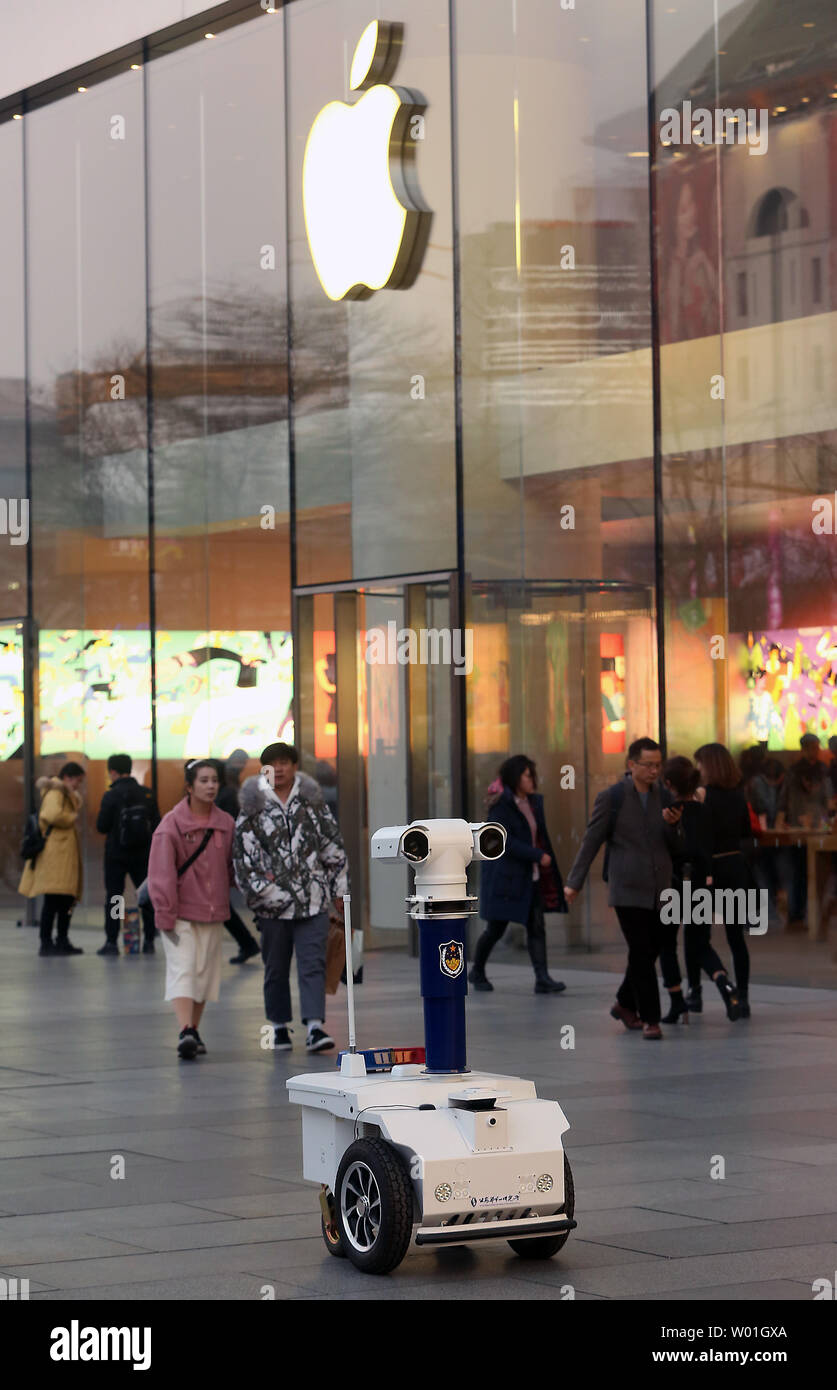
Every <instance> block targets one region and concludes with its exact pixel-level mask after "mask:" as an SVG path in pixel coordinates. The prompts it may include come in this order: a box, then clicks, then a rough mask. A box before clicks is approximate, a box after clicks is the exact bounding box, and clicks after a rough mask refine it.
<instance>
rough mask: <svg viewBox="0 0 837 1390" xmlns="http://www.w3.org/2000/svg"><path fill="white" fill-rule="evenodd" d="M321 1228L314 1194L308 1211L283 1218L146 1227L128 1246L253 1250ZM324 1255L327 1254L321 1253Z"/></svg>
mask: <svg viewBox="0 0 837 1390" xmlns="http://www.w3.org/2000/svg"><path fill="white" fill-rule="evenodd" d="M319 1229H320V1208H319V1201H318V1200H317V1196H316V1193H314V1202H312V1204H311V1208H310V1210H309V1211H299V1210H297V1211H295V1212H288V1213H286V1214H285V1215H283V1216H264V1217H258V1218H253V1219H252V1220H247V1219H246V1218H242V1217H234V1216H230V1217H226V1218H225V1219H224V1220H223V1221H218V1220H215V1221H212V1220H208V1221H201V1222H190V1223H189V1225H184V1226H175V1227H173V1228H171V1229H169V1228H168V1227H165V1226H162V1227H161V1226H149V1227H148V1228H147V1229H143V1230H137V1231H134V1232H133V1234H132V1235H131V1244H132V1245H133V1246H135V1247H136V1248H138V1249H141V1250H200V1249H204V1248H207V1249H208V1248H210V1247H219V1246H223V1245H247V1244H251V1245H252V1246H253V1247H254V1249H255V1248H257V1247H258V1246H259V1245H263V1244H271V1243H275V1242H276V1241H277V1240H295V1239H297V1238H300V1237H305V1236H313V1235H316V1234H317V1233H318V1232H319ZM324 1253H327V1252H325V1251H324Z"/></svg>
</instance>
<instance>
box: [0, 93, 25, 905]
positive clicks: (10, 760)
mask: <svg viewBox="0 0 837 1390" xmlns="http://www.w3.org/2000/svg"><path fill="white" fill-rule="evenodd" d="M0 186H2V188H3V190H4V197H3V200H2V203H0V302H2V304H3V324H4V328H3V333H2V335H0V618H12V617H14V616H15V615H16V614H19V613H22V612H25V610H26V603H27V595H26V545H27V542H28V540H29V532H30V521H31V518H30V511H29V503H30V500H29V498H28V497H27V491H26V435H25V418H24V411H25V399H24V397H25V389H26V387H25V371H26V368H25V361H24V323H23V307H24V306H23V202H22V198H23V123H22V122H21V121H14V120H12V121H8V122H7V123H6V124H5V125H3V126H0ZM23 777H24V766H23V635H22V629H21V626H20V625H19V624H4V625H3V626H2V627H1V628H0V808H2V809H0V861H1V862H2V875H0V901H2V902H3V903H4V904H6V903H8V904H14V907H15V908H16V909H20V906H21V900H20V898H18V897H17V895H16V891H15V890H16V889H17V885H18V882H19V880H20V870H21V864H20V854H19V849H20V836H21V826H22V824H23V816H24V786H23Z"/></svg>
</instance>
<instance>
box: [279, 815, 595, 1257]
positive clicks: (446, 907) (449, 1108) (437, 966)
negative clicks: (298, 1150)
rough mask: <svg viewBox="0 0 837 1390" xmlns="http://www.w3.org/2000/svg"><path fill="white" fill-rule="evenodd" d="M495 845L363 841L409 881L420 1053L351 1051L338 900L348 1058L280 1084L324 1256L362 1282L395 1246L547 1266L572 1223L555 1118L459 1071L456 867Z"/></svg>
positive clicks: (511, 1086)
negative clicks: (495, 1249)
mask: <svg viewBox="0 0 837 1390" xmlns="http://www.w3.org/2000/svg"><path fill="white" fill-rule="evenodd" d="M505 847H506V832H505V829H504V828H503V826H501V825H496V824H493V823H491V822H488V823H485V824H479V825H469V824H468V823H467V821H464V820H428V821H423V822H420V823H419V822H413V823H412V824H411V825H408V826H388V827H386V828H385V829H383V830H379V831H378V832H377V834H375V835H374V836H373V837H372V858H373V859H380V860H383V861H384V862H386V863H396V862H397V861H398V860H399V859H404V860H406V861H407V863H408V864H411V865H412V867H413V869H414V871H415V879H416V883H415V895H414V896H413V897H412V898H408V899H407V903H408V911H409V914H410V916H411V917H413V918H414V919H415V921H416V922H417V924H418V934H419V969H420V975H421V993H422V998H423V1001H424V1038H425V1046H424V1049H421V1048H394V1047H386V1048H372V1049H369V1050H364V1051H358V1050H357V1049H356V1047H355V1027H354V995H353V988H352V968H351V963H350V957H349V951H350V943H351V918H350V902H349V898H348V896H347V897H346V898H345V900H344V901H345V904H346V953H347V964H346V980H347V988H348V996H349V997H348V1004H349V1049H348V1051H347V1052H343V1053H341V1054H340V1057H339V1058H338V1067H339V1070H338V1071H336V1072H330V1073H324V1072H317V1073H314V1074H311V1075H306V1076H294V1077H291V1078H290V1080H289V1081H288V1082H287V1087H288V1091H289V1096H290V1100H291V1101H292V1102H293V1103H295V1104H297V1105H301V1106H302V1148H303V1177H304V1178H305V1179H306V1181H309V1182H314V1183H319V1184H320V1189H321V1190H320V1204H321V1207H322V1234H323V1239H324V1241H325V1244H326V1248H327V1249H328V1250H329V1251H330V1253H331V1254H332V1255H338V1256H344V1257H348V1259H349V1260H350V1261H351V1262H352V1264H353V1265H354V1266H355V1267H356V1268H357V1269H359V1270H362V1271H363V1272H364V1273H366V1274H388V1273H389V1272H390V1271H391V1270H393V1269H395V1267H396V1266H397V1265H398V1264H400V1263H401V1261H402V1260H403V1258H404V1256H405V1254H406V1253H407V1250H408V1249H409V1247H410V1245H411V1244H415V1245H416V1246H426V1245H427V1246H440V1245H465V1244H468V1245H470V1244H472V1243H476V1242H478V1241H485V1240H488V1241H500V1240H502V1241H508V1243H509V1245H510V1246H511V1248H512V1250H513V1251H514V1252H515V1254H517V1255H520V1256H522V1257H523V1258H530V1259H549V1258H550V1256H552V1255H554V1254H555V1253H556V1251H558V1250H560V1249H561V1247H562V1246H563V1245H564V1244H565V1243H566V1240H567V1237H568V1236H569V1233H570V1231H571V1230H573V1229H574V1228H575V1225H576V1222H575V1221H574V1220H573V1212H574V1205H575V1203H574V1194H573V1181H572V1174H571V1172H570V1165H569V1163H568V1162H567V1159H566V1156H565V1154H564V1146H563V1135H564V1134H565V1133H566V1131H567V1130H568V1129H569V1123H568V1121H567V1119H566V1118H565V1116H564V1112H563V1110H562V1109H561V1107H560V1105H558V1104H557V1102H555V1101H551V1100H538V1098H537V1093H536V1091H535V1086H534V1083H533V1082H531V1081H524V1080H522V1079H521V1078H520V1077H516V1076H497V1075H495V1074H494V1073H493V1072H472V1071H470V1070H469V1068H468V1065H467V1061H466V1049H465V996H466V994H467V992H468V984H467V974H466V970H465V926H466V922H467V919H468V917H469V916H471V915H472V914H473V913H474V912H475V911H476V900H475V899H474V898H473V897H469V896H468V890H467V889H468V885H467V867H468V864H469V863H470V861H471V860H472V859H499V858H500V857H501V855H502V854H503V852H504V850H505ZM422 1063H423V1065H422Z"/></svg>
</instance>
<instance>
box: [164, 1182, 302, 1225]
mask: <svg viewBox="0 0 837 1390" xmlns="http://www.w3.org/2000/svg"><path fill="white" fill-rule="evenodd" d="M278 1186H279V1185H278V1184H277V1187H278ZM190 1205H191V1206H192V1207H193V1208H194V1210H196V1211H201V1212H203V1214H204V1219H206V1218H207V1217H208V1218H210V1219H211V1217H212V1214H213V1213H218V1212H220V1213H226V1214H228V1215H229V1216H241V1217H265V1216H287V1215H294V1214H295V1213H297V1212H303V1211H315V1212H316V1211H317V1210H318V1209H319V1201H318V1198H317V1189H316V1188H315V1187H312V1186H302V1185H300V1186H299V1187H297V1188H296V1189H292V1188H290V1187H288V1188H287V1189H286V1190H284V1191H277V1192H267V1193H265V1194H264V1195H262V1194H260V1193H259V1194H256V1195H255V1196H252V1197H227V1198H218V1199H216V1198H214V1197H213V1198H208V1199H207V1200H206V1201H203V1202H194V1203H190Z"/></svg>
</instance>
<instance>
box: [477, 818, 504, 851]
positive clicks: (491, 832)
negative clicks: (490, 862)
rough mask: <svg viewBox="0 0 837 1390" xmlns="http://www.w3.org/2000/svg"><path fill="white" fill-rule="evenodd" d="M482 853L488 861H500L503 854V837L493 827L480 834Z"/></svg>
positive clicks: (490, 826) (488, 827)
mask: <svg viewBox="0 0 837 1390" xmlns="http://www.w3.org/2000/svg"><path fill="white" fill-rule="evenodd" d="M480 853H481V854H484V855H485V857H486V859H499V858H500V855H501V854H502V853H503V835H502V832H501V831H499V830H497V829H496V828H495V827H494V826H493V825H489V826H487V827H486V829H485V830H483V831H481V832H480Z"/></svg>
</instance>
